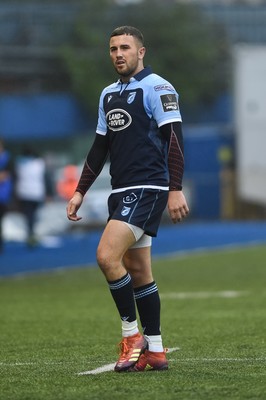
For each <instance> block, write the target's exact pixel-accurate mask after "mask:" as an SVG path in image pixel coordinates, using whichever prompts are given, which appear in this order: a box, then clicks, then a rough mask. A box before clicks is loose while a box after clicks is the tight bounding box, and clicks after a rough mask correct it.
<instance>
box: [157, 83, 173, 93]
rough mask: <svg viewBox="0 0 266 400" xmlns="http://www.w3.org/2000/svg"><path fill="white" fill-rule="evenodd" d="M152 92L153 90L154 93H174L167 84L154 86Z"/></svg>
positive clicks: (171, 87)
mask: <svg viewBox="0 0 266 400" xmlns="http://www.w3.org/2000/svg"><path fill="white" fill-rule="evenodd" d="M154 90H155V92H159V91H160V90H169V91H170V92H174V91H175V89H174V88H173V86H171V85H167V84H165V85H157V86H154Z"/></svg>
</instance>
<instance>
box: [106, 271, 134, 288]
mask: <svg viewBox="0 0 266 400" xmlns="http://www.w3.org/2000/svg"><path fill="white" fill-rule="evenodd" d="M107 282H108V285H109V288H110V290H118V289H121V288H122V287H124V286H126V285H127V284H128V283H129V282H131V276H130V275H129V273H127V274H126V275H124V276H122V278H120V279H117V280H116V281H107Z"/></svg>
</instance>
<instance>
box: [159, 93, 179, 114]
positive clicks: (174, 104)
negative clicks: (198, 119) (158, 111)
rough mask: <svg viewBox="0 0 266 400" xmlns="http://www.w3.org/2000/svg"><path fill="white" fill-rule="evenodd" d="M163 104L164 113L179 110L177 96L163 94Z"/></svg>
mask: <svg viewBox="0 0 266 400" xmlns="http://www.w3.org/2000/svg"><path fill="white" fill-rule="evenodd" d="M161 102H162V106H163V110H164V112H167V111H177V110H179V106H178V101H177V98H176V95H175V94H172V93H169V94H163V95H162V96H161Z"/></svg>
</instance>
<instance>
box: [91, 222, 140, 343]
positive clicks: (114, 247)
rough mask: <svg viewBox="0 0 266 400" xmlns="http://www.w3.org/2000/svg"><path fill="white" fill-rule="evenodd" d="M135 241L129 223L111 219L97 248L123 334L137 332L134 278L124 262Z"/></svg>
mask: <svg viewBox="0 0 266 400" xmlns="http://www.w3.org/2000/svg"><path fill="white" fill-rule="evenodd" d="M134 242H135V237H134V234H133V233H132V231H131V230H130V229H129V228H128V226H127V225H126V224H124V223H123V222H121V221H117V220H111V221H109V222H108V224H107V226H106V228H105V230H104V232H103V235H102V237H101V240H100V243H99V246H98V250H97V261H98V264H99V266H100V268H101V270H102V272H103V274H104V275H105V278H106V280H107V282H108V285H109V289H110V292H111V294H112V296H113V299H114V301H115V304H116V307H117V309H118V312H119V315H120V318H121V320H122V334H123V336H130V335H133V334H135V333H137V332H138V328H137V316H136V307H135V300H134V291H133V286H132V279H131V276H130V274H129V273H128V272H127V270H126V269H125V267H124V264H123V256H124V253H125V252H126V251H127V249H128V247H130V246H132V244H134Z"/></svg>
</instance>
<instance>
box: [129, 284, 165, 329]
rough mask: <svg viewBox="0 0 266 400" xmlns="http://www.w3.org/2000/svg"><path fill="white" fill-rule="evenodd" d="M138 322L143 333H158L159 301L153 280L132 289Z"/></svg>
mask: <svg viewBox="0 0 266 400" xmlns="http://www.w3.org/2000/svg"><path fill="white" fill-rule="evenodd" d="M134 295H135V300H136V304H137V308H138V313H139V317H140V322H141V325H142V329H143V333H144V334H145V335H160V334H161V329H160V315H161V301H160V297H159V292H158V288H157V285H156V283H155V282H151V283H149V284H148V285H144V286H141V287H138V288H135V289H134Z"/></svg>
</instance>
